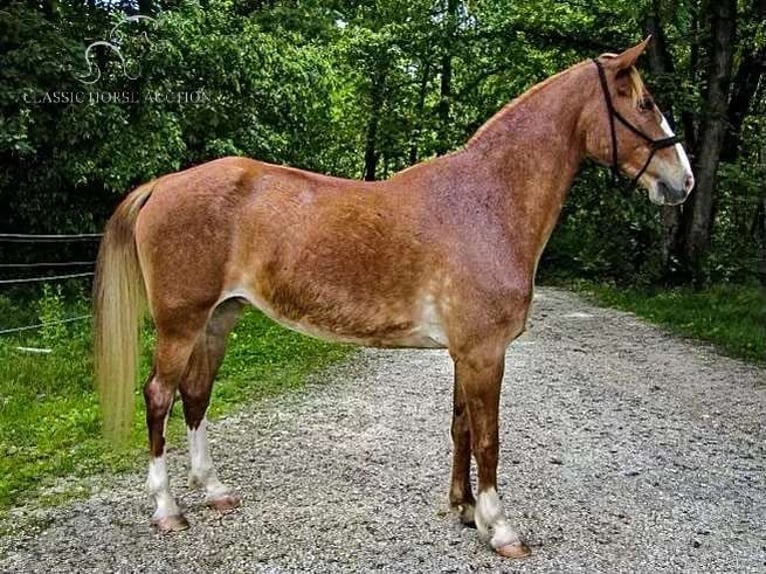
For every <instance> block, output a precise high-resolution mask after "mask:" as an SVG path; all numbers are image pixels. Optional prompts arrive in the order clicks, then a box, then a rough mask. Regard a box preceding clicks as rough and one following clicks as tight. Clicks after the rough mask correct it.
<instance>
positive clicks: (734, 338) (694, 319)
mask: <svg viewBox="0 0 766 574" xmlns="http://www.w3.org/2000/svg"><path fill="white" fill-rule="evenodd" d="M567 286H569V287H572V288H574V290H575V291H577V292H579V293H583V294H585V295H587V296H589V297H590V298H591V299H593V300H595V301H596V302H598V303H601V304H602V305H608V306H611V307H617V308H618V309H623V310H625V311H630V312H632V313H635V314H636V315H638V316H639V317H643V318H644V319H647V320H649V321H651V322H653V323H656V324H658V325H662V326H663V327H666V328H668V329H669V330H670V331H672V332H674V333H677V334H680V335H683V336H685V337H690V338H693V339H698V340H700V341H705V342H708V343H712V344H713V345H714V346H715V347H716V348H717V349H718V350H720V351H721V352H723V353H725V354H727V355H729V356H732V357H736V358H740V359H745V360H748V361H752V362H754V363H758V364H766V291H764V289H763V288H762V287H761V286H759V285H756V284H753V285H736V284H722V285H715V286H712V287H709V288H707V289H702V290H694V289H690V288H667V289H663V288H643V289H642V288H627V287H622V288H618V287H615V286H614V285H610V284H605V283H593V282H587V281H575V282H570V283H567Z"/></svg>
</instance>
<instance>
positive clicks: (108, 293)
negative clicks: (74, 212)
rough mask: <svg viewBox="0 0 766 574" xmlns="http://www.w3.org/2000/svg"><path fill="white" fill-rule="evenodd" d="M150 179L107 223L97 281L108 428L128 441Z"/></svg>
mask: <svg viewBox="0 0 766 574" xmlns="http://www.w3.org/2000/svg"><path fill="white" fill-rule="evenodd" d="M152 187H153V186H151V185H149V184H147V185H143V186H141V187H139V188H138V189H136V190H135V191H133V192H132V193H131V194H130V195H129V196H128V197H127V198H125V200H124V201H123V202H122V203H121V204H120V206H119V207H118V208H117V211H115V213H114V215H112V218H111V219H110V220H109V222H108V223H107V225H106V230H105V231H104V237H103V239H102V240H101V247H100V249H99V253H98V261H97V264H96V276H95V280H94V283H93V317H94V325H93V356H94V363H95V368H96V383H97V387H98V394H99V399H100V402H101V412H102V415H103V420H104V434H105V435H106V436H107V437H108V438H110V439H111V440H113V441H116V442H119V441H124V440H125V439H126V438H127V437H128V435H129V433H130V430H131V428H132V426H133V412H134V408H135V404H134V403H135V400H134V389H135V384H136V372H137V371H138V352H139V341H138V329H139V326H140V325H139V323H140V321H141V319H142V316H143V313H144V309H145V306H146V293H145V287H144V280H143V276H142V274H141V267H140V265H139V261H138V251H137V249H136V238H135V226H136V219H137V217H138V213H139V211H140V210H141V207H142V206H143V205H144V203H145V202H146V200H147V199H148V198H149V195H150V194H151V192H152Z"/></svg>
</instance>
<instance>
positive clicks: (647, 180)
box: [583, 38, 694, 205]
mask: <svg viewBox="0 0 766 574" xmlns="http://www.w3.org/2000/svg"><path fill="white" fill-rule="evenodd" d="M648 43H649V38H647V39H646V40H644V41H643V42H641V43H640V44H638V45H636V46H633V47H632V48H629V49H628V50H625V51H624V52H623V53H622V54H618V55H614V54H604V55H602V56H601V57H599V58H598V59H596V60H593V64H592V73H593V82H594V84H593V85H594V89H593V90H592V95H593V97H592V98H591V101H590V102H589V104H588V105H587V106H586V108H585V115H584V116H583V117H584V119H585V120H586V123H587V127H586V132H587V144H586V145H587V153H588V155H589V156H590V157H591V158H593V159H594V160H596V161H597V162H598V163H601V164H603V165H607V166H611V168H612V169H613V170H614V171H615V173H616V172H618V171H619V172H622V173H623V174H625V175H627V176H628V177H630V178H632V179H633V180H634V182H635V183H637V184H639V185H641V186H642V187H644V188H646V189H647V190H648V191H649V199H651V200H652V201H653V202H654V203H657V204H660V205H663V204H665V205H677V204H679V203H682V202H683V201H684V200H685V199H686V197H687V196H688V195H689V192H690V191H691V190H692V188H693V187H694V175H693V174H692V170H691V166H690V165H689V158H688V157H687V156H686V152H684V148H683V147H682V146H681V144H680V143H679V142H680V138H678V137H676V136H675V134H673V131H672V130H671V128H670V126H669V124H668V121H667V120H666V119H665V117H664V116H663V115H662V113H661V112H660V111H659V110H658V109H657V106H656V105H655V104H654V100H653V99H652V96H651V94H650V93H649V92H648V90H647V89H646V87H645V86H644V83H643V82H642V81H641V76H639V74H638V71H637V70H636V68H635V66H634V64H635V62H636V60H637V59H638V57H639V56H640V55H641V53H642V52H643V51H644V49H645V48H646V45H647V44H648Z"/></svg>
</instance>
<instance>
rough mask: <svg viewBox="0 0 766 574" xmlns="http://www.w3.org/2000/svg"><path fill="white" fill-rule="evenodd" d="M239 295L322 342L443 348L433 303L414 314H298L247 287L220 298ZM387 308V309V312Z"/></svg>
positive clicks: (325, 309) (327, 310)
mask: <svg viewBox="0 0 766 574" xmlns="http://www.w3.org/2000/svg"><path fill="white" fill-rule="evenodd" d="M232 298H240V299H245V300H247V301H248V302H249V303H250V304H251V305H253V306H254V307H256V308H257V309H259V310H260V311H262V312H263V313H264V314H265V315H266V316H268V317H269V318H271V319H273V320H274V321H276V322H277V323H279V324H280V325H283V326H285V327H287V328H289V329H292V330H293V331H297V332H299V333H303V334H305V335H310V336H312V337H316V338H319V339H323V340H326V341H333V342H338V343H352V344H356V345H364V346H367V347H417V348H428V349H439V348H446V347H447V343H448V341H447V336H446V334H445V332H444V329H443V328H442V326H441V324H440V322H439V321H438V319H437V317H436V315H435V313H434V312H433V308H432V307H433V306H432V305H431V304H427V305H425V306H424V307H422V308H420V309H419V312H417V313H407V312H402V311H401V310H387V309H385V308H381V307H380V305H377V306H370V307H372V308H374V309H375V310H374V311H372V312H369V311H368V312H366V313H365V312H364V311H363V312H357V313H354V312H352V311H349V310H348V309H344V308H343V307H344V306H343V305H340V304H339V305H337V306H333V305H331V304H329V305H324V306H322V307H321V308H311V307H309V308H306V309H303V310H302V311H303V312H301V313H296V312H295V309H290V310H289V311H288V312H285V311H286V310H285V309H284V308H282V307H281V306H280V305H278V304H275V303H274V302H272V301H269V300H267V299H266V298H265V297H263V296H261V295H258V294H256V293H253V292H252V291H251V290H249V289H233V290H231V291H228V292H227V293H225V294H224V296H223V297H222V300H225V299H232ZM387 311H389V312H387Z"/></svg>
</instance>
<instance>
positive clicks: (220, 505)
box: [206, 494, 241, 514]
mask: <svg viewBox="0 0 766 574" xmlns="http://www.w3.org/2000/svg"><path fill="white" fill-rule="evenodd" d="M240 503H241V500H240V498H239V497H238V496H236V495H234V494H224V495H223V496H219V497H217V498H211V499H210V500H208V501H207V502H206V504H207V505H208V507H209V508H212V509H213V510H215V511H216V512H218V513H220V514H229V513H230V512H234V511H235V510H236V509H237V508H238V507H239V505H240Z"/></svg>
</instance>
